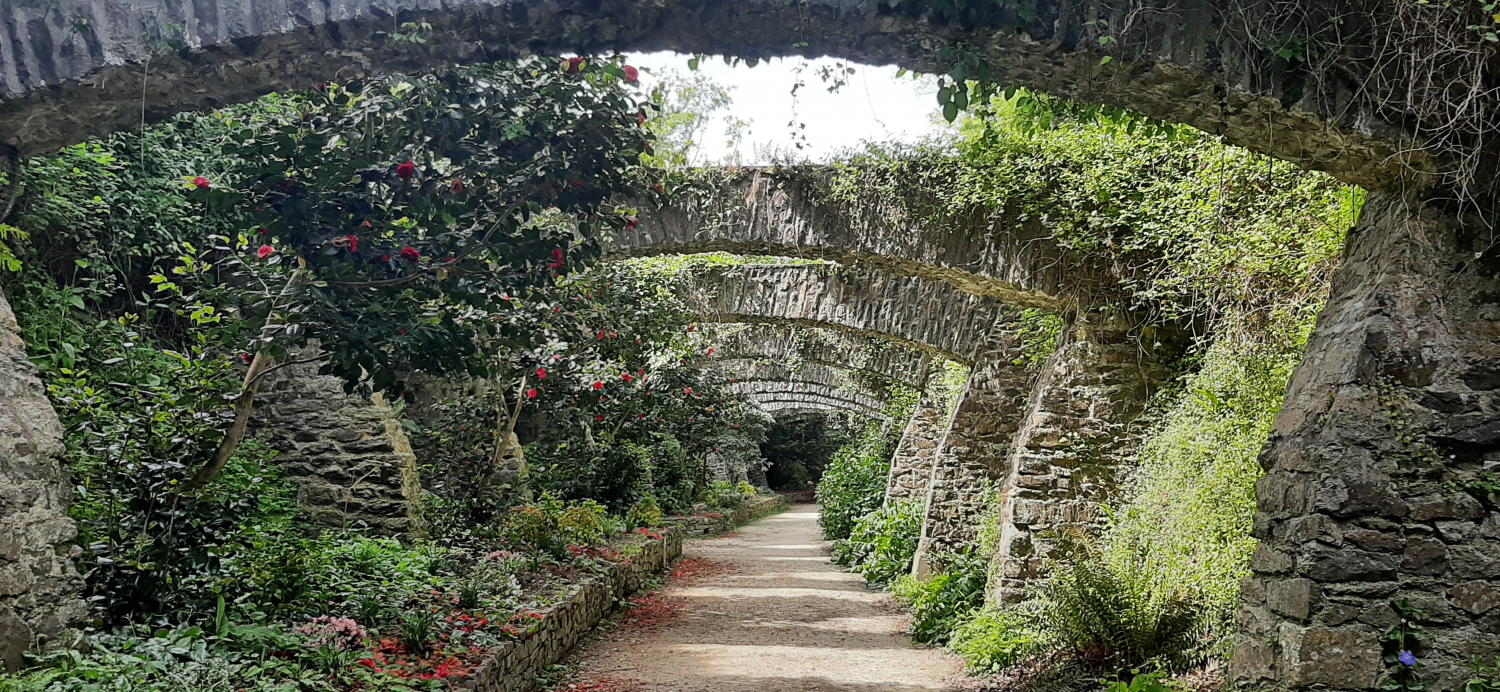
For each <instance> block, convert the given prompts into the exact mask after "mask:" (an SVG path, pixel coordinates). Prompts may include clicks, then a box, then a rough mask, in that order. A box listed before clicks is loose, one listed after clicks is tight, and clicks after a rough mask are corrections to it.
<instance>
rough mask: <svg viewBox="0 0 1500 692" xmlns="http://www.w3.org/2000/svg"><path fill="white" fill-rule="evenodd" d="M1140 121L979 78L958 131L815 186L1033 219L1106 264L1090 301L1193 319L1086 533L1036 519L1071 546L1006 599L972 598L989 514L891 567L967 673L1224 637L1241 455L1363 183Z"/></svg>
mask: <svg viewBox="0 0 1500 692" xmlns="http://www.w3.org/2000/svg"><path fill="white" fill-rule="evenodd" d="M1138 124H1139V123H1138V122H1137V118H1136V117H1135V116H1130V115H1129V114H1113V113H1111V112H1108V111H1100V110H1097V109H1096V110H1087V109H1076V108H1073V107H1071V106H1068V105H1066V104H1060V103H1059V102H1056V101H1053V100H1051V99H1047V98H1044V97H1037V96H1034V95H1030V94H1026V93H1024V92H1022V93H1019V94H1016V95H1015V96H1013V97H1011V98H1008V99H1007V98H1001V97H997V98H996V99H995V100H994V101H993V102H991V103H988V104H985V105H984V106H983V107H982V108H979V109H977V111H976V114H975V115H974V116H973V117H971V118H969V119H968V120H966V121H965V122H964V123H963V128H962V130H963V133H964V134H963V136H962V137H961V139H960V140H959V141H958V142H957V143H956V144H954V145H951V146H949V145H930V146H922V147H915V148H909V149H885V150H878V151H872V152H869V153H866V154H862V155H860V156H857V157H855V158H853V159H851V160H850V161H849V162H848V164H847V167H846V168H845V169H844V173H843V176H842V179H841V180H840V182H838V183H837V184H835V185H834V186H833V187H832V188H831V191H830V194H831V196H832V199H833V200H835V201H841V202H845V203H851V202H857V203H858V204H857V205H856V206H857V207H858V208H876V207H877V206H878V203H877V202H876V200H880V201H881V202H883V203H884V204H885V205H886V206H885V207H880V208H882V209H887V210H888V209H889V208H890V206H891V204H893V202H892V200H906V201H905V202H895V204H897V205H898V206H899V207H900V208H899V211H898V212H897V213H899V214H902V215H906V216H908V217H909V218H911V219H913V220H915V221H916V222H918V223H921V224H934V225H946V226H949V227H952V226H955V225H962V224H964V223H966V222H968V221H969V220H972V219H978V218H986V219H989V218H992V215H993V214H1005V215H1007V216H1009V217H1012V218H1014V219H1015V220H1016V221H1018V222H1019V221H1032V222H1040V224H1041V226H1042V228H1044V229H1045V231H1046V232H1047V233H1048V234H1049V235H1050V237H1051V238H1052V239H1054V240H1055V241H1056V242H1057V243H1058V244H1059V246H1060V247H1061V248H1062V249H1063V250H1064V252H1066V253H1068V255H1069V256H1070V257H1071V258H1072V259H1071V260H1070V261H1073V262H1077V263H1084V264H1087V263H1096V264H1097V266H1101V267H1109V268H1111V271H1113V272H1115V273H1116V275H1117V276H1119V277H1120V279H1121V283H1120V284H1118V285H1110V284H1101V285H1099V286H1097V287H1094V290H1095V295H1096V296H1097V297H1099V298H1100V299H1101V300H1113V299H1115V298H1117V297H1118V296H1121V295H1129V296H1132V300H1133V301H1134V304H1133V307H1134V309H1136V310H1137V311H1140V312H1143V313H1145V314H1149V315H1151V318H1152V319H1168V320H1176V321H1178V322H1179V323H1182V324H1192V325H1194V328H1195V329H1196V330H1197V334H1198V338H1197V340H1196V341H1195V343H1194V344H1193V347H1192V349H1191V351H1190V354H1189V357H1188V358H1187V359H1186V360H1185V361H1184V362H1183V364H1182V365H1183V371H1182V373H1181V375H1180V376H1179V378H1178V380H1177V381H1176V382H1175V383H1174V385H1173V386H1172V387H1171V388H1169V389H1168V390H1167V391H1164V392H1161V393H1159V394H1158V395H1157V397H1156V399H1155V400H1154V401H1153V402H1152V405H1151V413H1150V414H1149V415H1148V416H1147V417H1146V419H1145V420H1147V421H1149V423H1148V425H1149V427H1148V429H1147V430H1146V431H1145V441H1144V444H1143V446H1142V448H1141V451H1140V452H1139V455H1138V464H1137V467H1136V468H1135V470H1134V472H1133V473H1132V474H1131V476H1130V477H1129V480H1128V482H1127V483H1126V486H1125V488H1124V493H1123V496H1122V498H1121V499H1120V500H1119V501H1118V503H1116V504H1114V505H1112V506H1111V507H1108V508H1106V511H1107V512H1108V515H1107V519H1108V521H1107V528H1106V530H1105V532H1104V534H1103V535H1101V536H1095V537H1087V536H1047V537H1044V538H1045V539H1047V540H1050V541H1060V542H1062V543H1065V544H1071V546H1072V547H1070V548H1068V549H1065V550H1060V551H1058V552H1055V553H1054V555H1053V558H1052V559H1051V560H1050V561H1049V566H1048V572H1049V575H1050V576H1049V577H1048V578H1046V579H1044V580H1040V581H1037V582H1036V583H1035V584H1034V586H1033V587H1032V588H1031V589H1030V590H1029V591H1028V592H1027V593H1026V594H1024V596H1025V598H1026V599H1027V600H1026V601H1025V603H1024V604H1022V605H1019V606H1008V607H1003V608H1002V607H999V606H998V605H992V606H991V607H990V608H983V607H981V606H982V605H983V597H982V593H983V583H984V581H985V579H984V573H985V570H984V566H985V565H986V564H987V563H989V556H988V551H989V550H993V548H994V547H995V546H996V545H997V544H998V541H997V539H998V536H995V535H991V534H992V533H993V531H980V533H981V534H983V537H982V538H980V539H979V540H978V541H977V543H976V546H975V548H974V549H973V550H972V551H971V552H970V553H968V554H965V555H960V556H953V555H943V554H937V555H934V556H932V562H933V563H934V564H935V567H934V568H933V571H932V573H931V574H930V575H929V576H927V577H925V578H921V579H919V578H915V577H900V578H897V579H895V580H894V581H893V582H892V590H893V592H894V593H895V594H896V595H897V597H898V598H899V599H900V600H901V601H902V602H903V604H904V605H905V606H906V607H907V608H908V609H909V610H910V611H911V612H912V614H913V618H914V624H913V632H914V634H915V635H916V636H917V637H918V638H919V639H922V640H926V641H933V642H947V644H948V646H949V648H950V649H951V650H952V651H954V652H956V653H959V654H961V655H963V656H964V657H965V659H966V660H967V661H968V662H969V666H970V670H971V671H974V672H978V673H1000V672H1006V675H1008V676H1014V675H1023V676H1030V677H1031V678H1032V679H1033V681H1034V682H1038V684H1040V681H1043V680H1045V679H1048V676H1049V675H1051V676H1056V675H1064V676H1065V677H1066V676H1071V677H1067V679H1069V680H1075V679H1076V678H1077V677H1078V676H1079V675H1082V676H1084V677H1085V678H1087V677H1088V676H1090V675H1092V676H1093V677H1094V679H1098V677H1101V676H1118V679H1120V680H1123V681H1125V683H1129V682H1130V681H1131V679H1132V678H1134V679H1135V680H1136V681H1138V682H1139V683H1140V685H1142V686H1145V687H1149V686H1150V685H1156V686H1158V687H1161V686H1163V685H1164V684H1167V683H1171V681H1170V680H1168V679H1167V676H1170V675H1173V674H1176V673H1181V672H1184V671H1188V670H1191V669H1194V668H1195V667H1199V666H1202V665H1204V664H1205V662H1208V661H1213V660H1218V661H1220V662H1222V661H1223V658H1224V657H1226V656H1227V654H1228V648H1229V647H1228V644H1229V635H1230V633H1231V629H1232V624H1233V615H1234V612H1235V609H1236V608H1237V607H1238V605H1239V600H1240V599H1239V590H1240V581H1241V579H1243V578H1244V577H1245V576H1247V575H1248V574H1249V561H1250V557H1251V554H1252V553H1253V552H1254V549H1255V545H1256V543H1255V540H1254V539H1253V538H1252V537H1251V536H1250V529H1251V524H1252V521H1253V516H1254V512H1255V494H1254V486H1255V481H1256V480H1257V479H1258V478H1259V477H1260V475H1261V473H1262V471H1261V468H1260V465H1259V463H1258V462H1257V455H1258V454H1259V452H1260V449H1261V447H1262V446H1263V445H1264V443H1265V441H1266V439H1267V437H1268V435H1269V432H1270V427H1271V423H1272V421H1273V419H1274V418H1275V415H1276V412H1277V411H1278V410H1279V409H1280V407H1281V404H1282V400H1283V398H1284V396H1285V392H1286V387H1287V383H1288V380H1289V378H1290V376H1291V372H1292V369H1293V368H1294V367H1295V366H1296V364H1297V363H1298V362H1299V361H1300V359H1301V353H1302V350H1303V348H1304V347H1305V345H1306V340H1307V336H1308V334H1309V333H1310V331H1311V328H1312V324H1313V320H1314V318H1315V316H1316V314H1317V312H1318V310H1319V309H1320V308H1321V307H1322V304H1323V301H1324V299H1325V296H1326V292H1327V281H1328V278H1329V276H1330V275H1331V272H1332V271H1333V269H1334V267H1335V266H1336V264H1337V258H1338V252H1339V250H1340V248H1341V247H1342V244H1343V240H1344V234H1345V232H1346V231H1347V229H1348V228H1349V227H1351V226H1352V225H1353V223H1354V222H1355V220H1356V219H1357V216H1358V212H1359V208H1360V205H1361V203H1362V199H1363V193H1362V191H1360V190H1358V189H1355V188H1352V187H1350V186H1347V185H1343V184H1340V183H1337V182H1336V181H1334V180H1332V179H1331V178H1328V177H1326V176H1321V175H1310V174H1307V173H1305V172H1303V171H1300V170H1297V169H1295V168H1294V167H1292V166H1290V165H1285V164H1281V163H1278V162H1274V161H1271V160H1269V159H1267V158H1265V157H1261V156H1257V155H1254V154H1250V153H1248V152H1245V151H1243V150H1239V149H1235V148H1232V147H1226V146H1224V145H1222V144H1221V143H1219V142H1218V141H1216V140H1215V139H1214V138H1212V137H1209V136H1206V135H1202V134H1199V133H1195V132H1191V131H1187V130H1185V129H1163V128H1150V127H1138V126H1137V125H1138ZM871 205H875V206H871ZM1043 318H1044V316H1043V315H1040V314H1029V315H1027V318H1026V319H1025V320H1023V328H1024V331H1025V333H1024V334H1023V340H1025V341H1026V342H1027V343H1033V342H1037V343H1040V342H1042V341H1044V340H1045V339H1046V338H1047V337H1046V335H1047V334H1048V332H1049V329H1055V328H1049V326H1048V324H1047V322H1045V321H1044V319H1043ZM1051 333H1052V334H1055V333H1056V332H1055V331H1052V332H1051ZM1052 338H1055V337H1052ZM1042 357H1045V356H1042ZM1022 360H1023V361H1029V362H1039V360H1040V358H1038V357H1036V356H1028V357H1027V358H1023V359H1022ZM996 509H997V508H992V511H995V510H996ZM896 511H897V509H896V508H885V509H882V510H880V511H878V512H875V513H872V514H869V515H867V516H866V517H865V518H864V519H863V520H858V519H856V520H854V522H851V526H852V525H855V524H858V525H860V526H861V527H862V529H863V530H861V531H860V532H859V546H858V547H857V548H856V547H855V546H848V547H841V548H840V550H841V553H840V554H841V555H844V556H853V555H860V554H865V553H873V550H872V548H873V546H877V545H882V544H886V543H891V544H901V541H902V540H903V539H904V537H905V536H906V535H908V534H907V533H906V532H907V531H909V529H908V528H907V527H905V526H904V525H901V524H899V522H894V521H892V515H893V513H894V512H896ZM850 562H851V564H856V565H857V564H859V563H858V560H857V559H855V560H850ZM880 574H881V575H882V576H884V572H883V571H881V572H880ZM1012 669H1014V671H1024V672H1011V671H1012ZM1090 671H1091V672H1090ZM1007 679H1009V678H1007ZM1075 682H1076V680H1075ZM1122 684H1124V683H1122ZM1172 684H1175V683H1172ZM1131 689H1134V687H1131Z"/></svg>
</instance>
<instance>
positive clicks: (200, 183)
mask: <svg viewBox="0 0 1500 692" xmlns="http://www.w3.org/2000/svg"><path fill="white" fill-rule="evenodd" d="M212 184H213V183H210V182H208V178H205V177H203V176H201V175H200V176H198V177H196V178H193V187H196V188H198V189H199V190H207V189H208V188H209V186H210V185H212Z"/></svg>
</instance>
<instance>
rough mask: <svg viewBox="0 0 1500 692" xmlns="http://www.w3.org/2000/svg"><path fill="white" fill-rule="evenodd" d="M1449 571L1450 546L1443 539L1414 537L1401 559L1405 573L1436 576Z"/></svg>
mask: <svg viewBox="0 0 1500 692" xmlns="http://www.w3.org/2000/svg"><path fill="white" fill-rule="evenodd" d="M1447 571H1448V546H1445V545H1443V543H1442V542H1441V541H1436V540H1431V539H1426V538H1413V539H1411V540H1409V541H1407V542H1406V552H1405V554H1404V555H1403V557H1402V560H1401V572H1402V573H1403V574H1421V575H1428V576H1435V575H1439V574H1442V573H1444V572H1447Z"/></svg>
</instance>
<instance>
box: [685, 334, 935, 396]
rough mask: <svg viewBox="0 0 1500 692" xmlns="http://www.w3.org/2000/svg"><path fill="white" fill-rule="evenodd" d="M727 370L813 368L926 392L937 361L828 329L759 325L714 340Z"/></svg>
mask: <svg viewBox="0 0 1500 692" xmlns="http://www.w3.org/2000/svg"><path fill="white" fill-rule="evenodd" d="M714 340H715V343H716V344H717V346H716V348H717V349H718V353H720V354H722V359H723V361H724V365H722V366H721V367H725V368H731V369H733V368H739V367H745V366H743V365H740V363H741V362H743V363H749V364H758V363H779V364H782V365H786V364H802V363H807V364H814V365H823V366H828V367H834V368H839V369H842V370H846V371H848V372H850V373H853V374H857V375H859V376H861V377H868V378H871V379H874V380H878V381H881V382H885V383H890V384H898V385H901V386H905V387H911V388H913V389H921V388H922V387H923V386H924V385H925V383H926V380H927V370H928V368H929V367H930V365H931V362H932V358H933V357H932V355H931V354H928V353H926V352H924V351H918V350H916V349H911V348H906V347H903V346H899V345H896V344H892V343H890V342H887V341H881V340H878V339H874V338H870V337H863V336H856V335H853V334H848V333H845V332H838V331H833V330H829V329H797V328H790V327H783V326H779V325H767V324H754V325H745V326H743V328H740V329H736V330H733V331H729V332H728V333H724V334H721V335H717V336H715V338H714Z"/></svg>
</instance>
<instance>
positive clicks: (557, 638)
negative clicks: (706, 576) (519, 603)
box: [456, 527, 683, 692]
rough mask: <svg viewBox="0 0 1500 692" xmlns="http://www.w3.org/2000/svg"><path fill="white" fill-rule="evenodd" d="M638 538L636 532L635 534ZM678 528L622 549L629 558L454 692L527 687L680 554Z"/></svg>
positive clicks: (579, 588)
mask: <svg viewBox="0 0 1500 692" xmlns="http://www.w3.org/2000/svg"><path fill="white" fill-rule="evenodd" d="M637 535H639V534H637ZM682 536H683V532H682V530H681V529H678V528H676V527H668V528H666V529H664V530H662V531H661V532H660V533H656V534H650V535H649V536H648V538H647V540H646V541H645V542H638V543H636V546H638V547H639V552H635V551H634V550H631V548H634V547H636V546H625V550H626V552H634V553H635V554H634V555H632V556H631V557H630V558H629V559H628V560H625V561H623V562H618V563H615V564H613V565H612V566H610V567H608V568H607V569H606V570H605V571H604V573H603V574H600V575H598V576H596V577H595V578H593V579H589V580H587V581H585V582H583V583H581V584H578V585H576V586H574V587H573V589H572V591H571V592H570V593H569V595H567V596H566V597H564V598H563V599H562V600H561V601H560V602H559V603H558V604H557V605H556V606H554V607H552V608H551V609H550V610H548V611H546V612H543V613H541V615H542V619H541V621H540V622H539V623H538V624H537V625H536V626H535V627H534V629H533V630H532V634H530V635H529V636H528V637H527V638H525V639H520V640H517V641H514V642H509V643H507V644H505V645H503V646H502V647H501V648H500V649H499V650H498V651H495V652H494V653H493V654H491V655H490V656H489V657H488V658H486V659H485V661H484V665H483V666H481V667H480V668H478V669H477V670H475V671H474V674H473V675H472V676H471V677H470V678H469V680H468V681H467V682H466V683H464V684H462V685H458V686H456V687H458V688H459V689H464V690H474V691H475V692H524V691H525V690H529V689H531V688H532V687H533V686H534V685H535V682H536V676H537V674H538V673H540V672H541V671H542V670H544V669H545V668H546V667H547V666H549V665H551V664H552V663H555V662H557V661H558V660H559V659H561V658H562V657H563V655H564V654H566V653H567V652H568V650H569V649H571V648H573V645H574V644H576V643H578V640H579V639H581V638H582V637H583V636H584V635H586V634H588V633H589V631H590V630H592V629H593V628H594V626H596V625H598V624H599V622H600V621H601V620H603V619H604V617H605V616H606V615H608V614H609V613H610V612H612V611H614V609H615V608H616V607H617V606H618V604H619V603H620V602H621V601H622V600H624V598H625V597H626V596H628V595H630V594H631V593H633V592H634V591H636V590H637V589H639V588H640V586H641V582H642V581H643V580H645V578H646V577H647V576H649V575H651V574H654V573H656V572H659V571H661V570H662V569H664V568H666V566H667V565H669V564H671V563H672V561H673V560H675V559H677V558H678V557H680V556H681V555H682Z"/></svg>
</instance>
